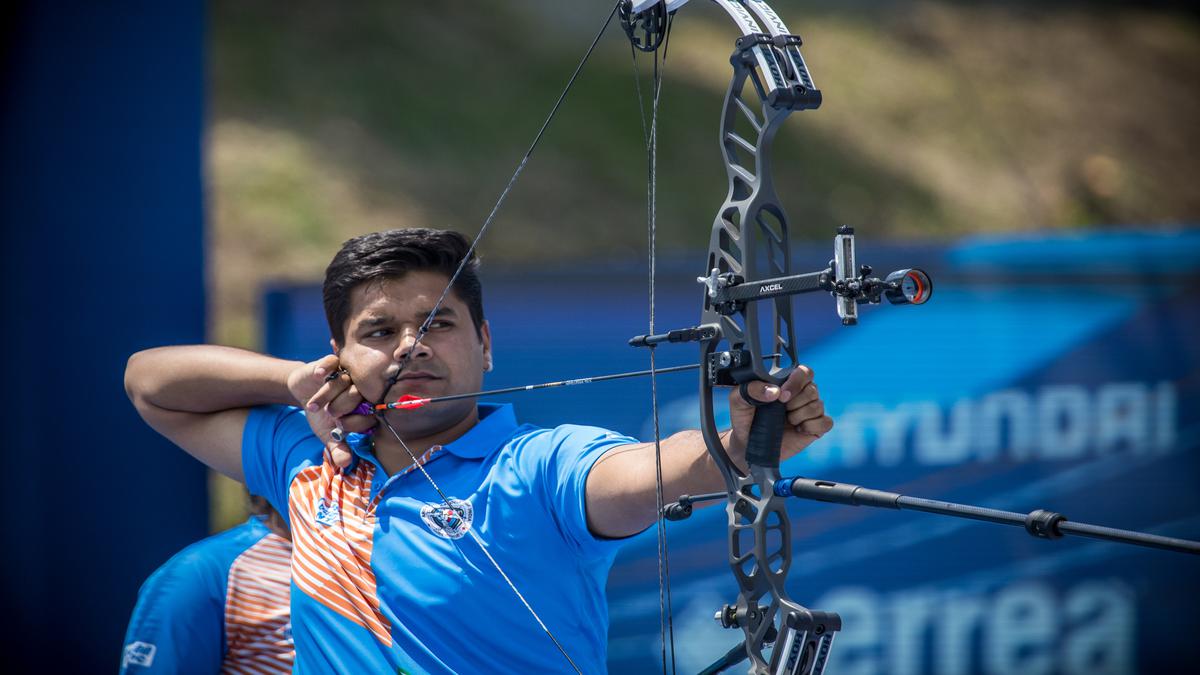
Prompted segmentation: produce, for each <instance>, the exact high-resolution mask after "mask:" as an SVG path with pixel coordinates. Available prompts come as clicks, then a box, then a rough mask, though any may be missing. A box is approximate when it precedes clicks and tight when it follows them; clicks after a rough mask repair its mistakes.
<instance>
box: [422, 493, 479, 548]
mask: <svg viewBox="0 0 1200 675" xmlns="http://www.w3.org/2000/svg"><path fill="white" fill-rule="evenodd" d="M474 518H475V508H474V507H473V506H471V503H470V502H467V501H463V500H461V499H451V500H450V504H449V505H447V504H444V503H443V504H426V505H425V506H422V507H421V520H423V521H425V525H426V527H428V528H429V530H430V531H431V532H433V533H434V534H436V535H437V536H439V537H445V538H446V539H461V538H462V536H463V535H465V534H466V533H467V530H469V529H471V521H472V520H473V519H474Z"/></svg>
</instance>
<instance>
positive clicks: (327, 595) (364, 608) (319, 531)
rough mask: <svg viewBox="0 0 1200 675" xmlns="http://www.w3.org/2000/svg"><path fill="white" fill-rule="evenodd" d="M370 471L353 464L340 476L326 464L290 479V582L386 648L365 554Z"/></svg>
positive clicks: (386, 627) (369, 541)
mask: <svg viewBox="0 0 1200 675" xmlns="http://www.w3.org/2000/svg"><path fill="white" fill-rule="evenodd" d="M374 475H375V466H374V465H372V464H371V463H370V462H356V466H355V467H354V469H353V470H352V471H342V470H340V469H337V468H336V467H334V466H333V465H332V464H331V463H329V461H328V460H326V461H325V462H323V463H321V464H320V465H314V466H308V467H306V468H304V469H302V470H301V471H300V472H299V473H297V474H296V477H295V478H294V479H293V480H292V483H291V486H290V488H289V496H288V510H289V518H290V520H291V524H292V542H293V552H292V579H293V581H294V583H295V584H296V587H297V588H299V589H300V590H302V591H303V592H304V593H305V594H307V595H308V596H310V597H312V598H313V599H314V600H316V601H317V602H319V603H320V604H321V605H323V606H325V607H328V608H329V609H331V610H333V611H334V612H337V613H338V614H340V615H341V616H343V617H345V618H347V619H349V620H350V621H353V622H354V623H356V624H358V625H359V626H362V627H363V628H366V629H367V630H369V631H370V632H371V634H372V635H374V636H375V638H376V639H377V640H379V642H380V643H382V644H383V645H385V646H388V647H391V646H392V636H391V625H390V623H389V622H388V620H387V618H386V617H385V616H384V615H383V613H382V612H381V611H380V608H379V594H378V592H377V589H376V586H375V572H374V570H372V569H371V553H372V546H373V535H374V530H375V514H374V512H373V511H371V510H370V508H369V502H370V493H371V480H372V478H373V477H374Z"/></svg>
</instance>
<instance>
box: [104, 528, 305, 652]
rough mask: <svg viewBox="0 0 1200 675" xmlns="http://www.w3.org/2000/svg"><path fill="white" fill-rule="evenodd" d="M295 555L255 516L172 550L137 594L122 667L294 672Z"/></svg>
mask: <svg viewBox="0 0 1200 675" xmlns="http://www.w3.org/2000/svg"><path fill="white" fill-rule="evenodd" d="M290 554H291V544H290V543H289V542H288V540H286V539H284V538H283V537H280V536H278V535H275V534H272V533H271V531H270V530H269V529H268V528H267V526H266V525H264V524H263V523H262V521H261V520H259V519H258V518H251V519H250V520H249V521H247V522H245V523H243V524H241V525H239V526H237V527H234V528H232V529H230V530H226V531H225V532H222V533H220V534H217V535H214V536H212V537H209V538H207V539H204V540H201V541H198V542H196V543H195V544H192V545H191V546H188V547H187V548H185V549H183V550H182V551H180V552H179V553H177V554H175V556H174V557H172V558H171V559H170V560H168V561H167V562H166V563H165V564H164V565H163V566H162V567H160V568H158V569H157V570H156V571H155V572H154V573H153V574H151V575H150V577H149V578H148V579H146V582H145V583H144V584H142V588H141V591H139V592H138V600H137V605H136V606H135V607H134V609H133V617H132V618H131V619H130V621H129V628H128V630H127V631H126V634H125V648H124V652H123V655H122V658H121V672H122V673H130V674H133V673H216V672H234V673H237V672H256V673H261V672H273V673H285V672H291V666H292V661H293V658H294V655H295V652H294V650H293V647H292V639H291V626H290V611H289V607H288V596H289V584H290V574H289V560H290Z"/></svg>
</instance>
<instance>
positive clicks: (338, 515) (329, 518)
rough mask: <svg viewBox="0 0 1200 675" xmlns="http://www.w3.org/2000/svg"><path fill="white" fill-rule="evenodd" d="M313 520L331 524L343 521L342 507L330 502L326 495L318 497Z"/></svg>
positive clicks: (326, 524) (327, 524)
mask: <svg viewBox="0 0 1200 675" xmlns="http://www.w3.org/2000/svg"><path fill="white" fill-rule="evenodd" d="M313 510H314V512H315V515H314V516H313V520H315V521H317V522H318V523H320V524H322V525H325V526H329V525H336V524H337V523H340V522H342V509H341V508H340V507H339V506H338V505H337V504H336V503H330V502H329V501H327V500H326V499H325V498H324V497H321V498H319V499H317V503H316V504H315V506H314V509H313Z"/></svg>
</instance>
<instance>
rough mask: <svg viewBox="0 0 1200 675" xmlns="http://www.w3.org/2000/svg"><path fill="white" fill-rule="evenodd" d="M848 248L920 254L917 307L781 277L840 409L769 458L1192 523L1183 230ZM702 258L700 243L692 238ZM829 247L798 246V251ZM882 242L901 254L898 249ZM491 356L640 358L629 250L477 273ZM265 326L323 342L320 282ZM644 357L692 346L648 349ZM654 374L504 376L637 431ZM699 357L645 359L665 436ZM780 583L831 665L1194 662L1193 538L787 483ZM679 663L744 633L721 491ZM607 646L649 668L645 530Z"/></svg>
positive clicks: (1012, 499) (693, 306) (1047, 504)
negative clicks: (811, 493) (1046, 534)
mask: <svg viewBox="0 0 1200 675" xmlns="http://www.w3.org/2000/svg"><path fill="white" fill-rule="evenodd" d="M859 248H860V254H859V255H860V258H861V259H862V260H863V261H866V262H869V263H872V264H873V265H875V267H876V269H877V270H880V271H885V270H890V269H892V268H893V267H897V266H902V265H904V264H908V265H917V266H922V267H925V268H927V269H928V270H929V271H931V272H932V273H933V274H934V275H935V284H936V291H935V293H934V297H933V300H932V301H931V302H930V303H929V304H928V305H926V306H924V307H921V308H911V307H909V308H892V309H879V308H866V309H865V310H864V311H863V316H862V318H861V322H860V325H859V326H857V327H853V328H842V327H841V326H840V325H839V324H838V321H837V318H836V315H835V314H834V310H833V305H832V302H831V301H830V299H829V298H828V297H824V296H816V295H814V296H811V297H801V298H798V299H797V309H798V311H799V315H798V318H797V324H798V326H800V329H801V332H802V335H800V336H798V341H799V343H800V347H801V360H802V361H803V362H805V363H807V364H809V365H811V366H812V367H813V368H814V369H815V371H816V374H817V381H818V383H819V385H820V387H821V392H822V396H823V398H824V400H825V401H826V403H827V406H828V409H829V412H830V414H832V415H833V417H834V419H835V420H836V428H835V429H834V431H833V432H831V433H830V434H829V435H828V436H826V437H825V438H823V439H822V440H820V441H819V442H817V443H816V444H814V445H813V446H812V447H811V448H810V449H809V450H808V451H807V452H805V453H803V454H802V455H801V456H799V457H797V458H795V459H794V460H792V461H791V462H789V463H787V464H786V465H785V467H784V471H785V473H793V474H799V475H806V476H811V477H821V478H826V479H829V480H836V481H841V482H849V483H855V484H860V485H866V486H870V487H875V488H879V489H886V490H891V491H895V492H900V493H903V494H910V495H914V496H924V497H931V498H937V499H945V500H949V501H960V502H966V503H971V504H978V505H983V506H988V507H993V508H1001V509H1006V510H1014V511H1021V512H1027V511H1030V510H1033V509H1035V508H1049V509H1052V510H1055V511H1059V512H1062V513H1064V514H1066V515H1067V516H1068V517H1070V518H1074V519H1078V520H1080V521H1084V522H1092V523H1097V524H1103V525H1109V526H1113V527H1121V528H1129V529H1136V530H1145V531H1150V532H1155V533H1159V534H1164V535H1168V536H1178V537H1185V538H1190V539H1200V489H1198V488H1200V470H1198V469H1200V466H1198V465H1200V454H1198V453H1200V436H1198V432H1200V340H1197V339H1196V338H1195V337H1194V336H1195V335H1197V334H1198V333H1200V303H1197V302H1196V300H1195V299H1194V298H1193V296H1192V295H1191V294H1192V292H1193V291H1194V289H1195V287H1196V282H1197V281H1198V280H1200V231H1197V230H1181V231H1175V232H1158V233H1146V232H1134V231H1128V232H1117V233H1111V232H1110V233H1093V234H1088V235H1078V234H1076V235H1071V236H1054V235H1038V236H1027V237H997V238H991V239H977V240H970V241H965V242H961V243H960V244H958V245H955V246H950V247H911V246H909V247H900V246H882V247H881V246H874V245H872V244H870V243H868V242H862V243H860V246H859ZM697 257H699V256H697ZM828 257H829V251H828V250H827V249H826V247H813V248H809V249H805V250H804V251H801V252H800V253H799V254H797V256H796V260H795V263H796V267H797V269H801V270H809V269H815V268H817V267H819V266H821V265H822V264H823V263H824V261H825V260H827V259H828ZM890 263H895V264H890ZM692 267H694V265H690V264H684V262H683V261H682V260H679V261H675V262H671V261H668V262H666V263H663V264H662V266H661V267H660V275H659V276H660V281H659V293H658V299H657V314H658V315H657V327H658V328H659V329H660V330H665V329H670V328H676V327H683V326H689V325H693V324H694V323H695V321H696V319H697V317H698V305H699V302H698V300H699V298H698V292H699V291H698V289H697V288H696V287H695V285H694V283H692V281H691V280H692V279H694V278H695V276H696V274H697V270H695V269H692ZM485 278H486V279H485V284H486V289H487V311H488V317H489V319H490V321H491V322H492V326H493V331H492V332H493V335H494V336H495V341H496V357H497V370H496V372H495V373H493V374H492V375H491V376H489V380H488V382H487V386H489V387H504V386H513V385H518V384H526V383H532V382H539V381H544V380H556V379H565V378H572V377H580V376H585V375H593V374H600V373H607V372H618V371H623V370H635V369H641V368H645V367H647V366H646V363H647V354H646V352H644V351H639V350H634V349H631V348H629V347H627V346H626V344H625V341H626V340H627V339H628V338H629V337H630V336H632V335H635V334H639V333H644V332H646V328H647V323H646V322H647V319H646V316H647V313H646V302H645V301H644V300H643V301H637V300H636V299H637V298H645V294H646V290H645V270H644V268H640V267H638V266H637V265H632V264H631V265H629V266H627V267H626V266H622V265H621V264H606V265H602V266H599V265H598V266H596V268H595V269H594V270H593V271H590V272H589V271H588V270H580V269H577V268H573V269H570V270H565V269H564V270H558V271H554V272H551V271H540V272H539V271H530V270H519V271H518V270H512V271H504V270H492V271H487V272H485ZM266 308H267V319H268V321H267V344H268V345H269V349H270V350H271V351H272V352H273V353H276V354H279V355H281V356H288V357H294V358H313V357H315V356H317V355H319V354H323V353H325V351H327V347H326V344H327V337H326V335H327V331H326V329H325V328H324V322H323V318H322V316H321V309H320V300H319V294H318V292H317V290H316V289H315V288H311V287H302V288H279V289H276V290H274V291H272V292H270V293H268V295H267V302H266ZM658 358H659V364H658V365H659V366H668V365H675V364H680V363H687V362H690V361H692V360H694V359H695V358H696V353H695V350H693V349H691V348H688V347H676V348H674V349H673V348H672V347H669V346H668V347H663V348H660V349H659V354H658ZM649 386H650V385H649V382H648V381H641V382H635V383H630V382H628V381H625V382H615V383H608V384H597V385H590V386H588V387H574V388H569V389H558V390H550V391H544V392H533V393H529V394H525V395H522V396H521V397H519V398H513V399H512V401H513V403H515V405H516V407H517V410H518V414H519V415H520V417H521V418H522V419H523V420H525V421H529V422H533V423H536V424H542V425H555V424H561V423H565V422H573V423H587V424H596V425H600V426H604V427H608V428H611V429H614V430H617V431H621V432H625V433H630V434H633V435H635V436H638V437H641V438H644V439H649V438H650V437H651V436H652V432H653V426H652V419H651V417H650V393H649ZM696 390H697V388H696V381H695V376H694V375H691V374H678V375H664V376H661V377H660V379H659V382H658V391H659V399H660V423H661V426H662V430H663V433H664V434H669V433H672V432H673V431H677V430H680V429H685V428H692V427H695V426H696V424H697V402H696V398H697V394H696ZM790 513H791V515H792V519H793V531H794V533H795V544H796V550H795V558H794V561H793V567H792V572H791V576H790V588H791V592H792V594H793V597H795V598H796V599H797V600H798V601H800V602H801V603H802V604H805V605H808V606H810V607H813V608H817V609H824V610H832V611H837V612H839V613H840V614H841V615H842V618H843V622H844V629H843V631H842V633H841V634H840V635H839V636H838V637H837V639H836V640H835V642H834V650H833V656H832V658H831V661H830V663H829V667H828V672H830V673H837V674H839V675H843V674H846V673H854V674H862V675H867V674H871V673H892V674H907V673H912V674H917V673H1130V672H1166V671H1168V670H1174V669H1175V668H1177V667H1178V666H1179V665H1180V664H1184V663H1195V662H1197V661H1198V660H1200V647H1198V645H1197V641H1196V640H1195V635H1197V634H1198V633H1200V618H1198V617H1197V614H1196V611H1195V610H1196V607H1197V606H1198V604H1200V574H1198V572H1200V562H1198V561H1197V559H1196V558H1195V557H1191V556H1184V555H1180V554H1172V553H1167V552H1160V551H1154V550H1148V549H1141V548H1135V547H1131V546H1121V545H1117V544H1110V543H1103V542H1096V541H1091V540H1087V539H1080V538H1068V539H1065V540H1062V541H1058V542H1047V541H1040V540H1035V539H1033V538H1031V537H1029V536H1028V535H1027V534H1026V533H1025V532H1023V531H1022V530H1020V529H1016V528H1008V527H1000V526H997V525H990V524H982V523H975V522H972V521H964V520H953V519H948V518H944V517H940V516H934V515H928V514H921V513H913V512H895V511H881V510H867V509H863V508H855V507H846V506H835V505H827V504H818V503H812V502H799V501H797V502H795V503H793V504H792V505H791V508H790ZM669 538H670V546H671V549H670V562H671V568H670V572H671V581H672V599H673V604H674V642H675V646H676V649H677V659H678V666H679V670H680V672H695V671H697V670H699V669H701V668H703V667H704V666H706V665H707V664H708V663H709V662H711V661H712V660H713V659H715V658H716V657H718V656H719V655H721V654H722V653H724V652H725V651H726V650H727V649H728V648H730V647H731V646H732V645H733V644H735V643H736V642H737V641H738V639H739V637H738V634H735V632H730V631H727V630H724V629H722V628H720V626H719V625H717V624H716V623H715V622H714V621H713V620H712V615H713V612H714V611H715V610H716V609H717V608H718V607H719V606H720V605H722V604H723V603H725V602H730V601H732V600H733V599H734V598H735V595H736V589H735V585H734V582H733V579H732V576H731V575H730V573H729V570H728V566H727V562H726V560H727V554H726V537H725V514H724V511H723V509H722V508H709V509H704V510H701V511H698V512H697V513H696V515H695V516H693V517H692V518H691V519H690V520H688V521H684V522H681V523H673V524H671V525H670V526H669ZM609 601H610V610H611V627H610V655H609V656H610V667H611V669H612V671H613V672H653V671H656V670H657V669H659V668H660V658H661V656H660V654H661V648H660V643H659V590H658V568H657V556H656V551H655V538H654V536H653V532H648V533H645V534H643V535H641V536H639V537H637V538H635V539H634V540H633V541H632V542H631V543H630V544H629V545H628V546H627V547H626V548H625V549H624V550H623V552H622V554H621V556H620V557H619V558H618V561H617V564H616V565H615V566H614V568H613V571H612V574H611V576H610V579H609Z"/></svg>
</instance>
